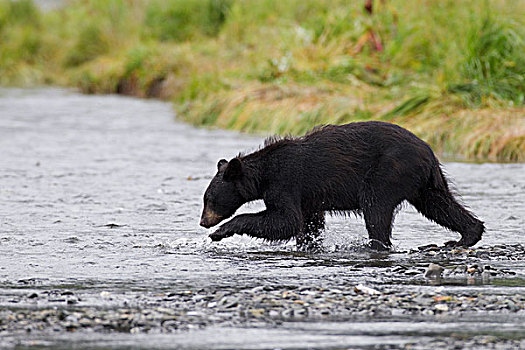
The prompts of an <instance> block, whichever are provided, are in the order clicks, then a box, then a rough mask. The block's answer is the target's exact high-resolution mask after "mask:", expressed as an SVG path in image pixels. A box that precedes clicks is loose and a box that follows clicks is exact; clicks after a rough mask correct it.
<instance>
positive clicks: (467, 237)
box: [409, 189, 485, 247]
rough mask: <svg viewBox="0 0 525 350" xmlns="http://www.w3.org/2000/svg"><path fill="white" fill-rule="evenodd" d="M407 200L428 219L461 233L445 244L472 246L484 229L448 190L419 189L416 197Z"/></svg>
mask: <svg viewBox="0 0 525 350" xmlns="http://www.w3.org/2000/svg"><path fill="white" fill-rule="evenodd" d="M409 202H410V203H411V204H412V205H413V206H414V207H415V208H416V209H417V210H418V211H419V212H420V213H421V214H423V215H424V216H425V217H427V218H428V219H430V220H432V221H434V222H436V223H437V224H439V225H441V226H443V227H446V228H448V229H449V230H452V231H455V232H459V233H460V234H461V239H460V240H459V241H458V242H456V241H451V242H447V243H446V245H451V246H464V247H470V246H473V245H474V244H476V243H477V242H478V241H479V240H480V239H481V236H482V234H483V232H484V231H485V226H484V225H483V222H482V221H480V220H478V219H477V218H476V217H475V216H474V215H472V213H470V212H469V211H468V210H467V209H465V208H464V207H463V206H462V205H461V204H459V203H458V202H457V201H456V199H455V198H454V197H453V196H452V194H451V193H450V192H448V191H444V190H439V189H424V190H422V191H420V193H419V197H418V198H415V199H411V200H409Z"/></svg>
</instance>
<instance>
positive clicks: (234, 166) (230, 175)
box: [223, 158, 243, 181]
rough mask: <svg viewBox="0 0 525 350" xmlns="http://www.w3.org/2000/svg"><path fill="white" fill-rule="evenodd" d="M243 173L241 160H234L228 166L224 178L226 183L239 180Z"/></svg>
mask: <svg viewBox="0 0 525 350" xmlns="http://www.w3.org/2000/svg"><path fill="white" fill-rule="evenodd" d="M242 173H243V170H242V162H241V160H240V159H239V158H233V159H232V160H230V162H229V163H228V165H227V166H226V170H224V176H223V178H224V180H225V181H234V180H238V179H240V178H241V177H242Z"/></svg>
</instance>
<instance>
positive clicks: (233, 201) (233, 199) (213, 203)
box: [200, 158, 246, 228]
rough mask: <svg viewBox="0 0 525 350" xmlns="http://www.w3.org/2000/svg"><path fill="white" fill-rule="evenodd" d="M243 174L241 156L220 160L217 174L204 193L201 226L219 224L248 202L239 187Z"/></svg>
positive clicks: (208, 226)
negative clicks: (238, 183)
mask: <svg viewBox="0 0 525 350" xmlns="http://www.w3.org/2000/svg"><path fill="white" fill-rule="evenodd" d="M242 176H243V169H242V163H241V160H240V159H239V158H233V159H232V160H230V161H229V162H228V161H227V160H226V159H221V160H219V163H217V174H216V175H215V177H214V178H213V179H212V180H211V182H210V185H209V186H208V188H207V189H206V192H205V193H204V209H203V210H202V216H201V222H200V225H201V226H203V227H206V228H210V227H212V226H215V225H217V224H218V223H219V222H221V221H222V220H224V219H227V218H229V217H230V216H232V215H233V214H235V211H237V209H239V208H240V206H241V205H243V204H244V203H246V200H245V199H244V198H243V197H242V196H241V194H240V193H239V190H238V189H237V182H238V181H239V180H240V179H241V178H242Z"/></svg>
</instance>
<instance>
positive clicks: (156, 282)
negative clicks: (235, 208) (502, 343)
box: [0, 88, 525, 348]
mask: <svg viewBox="0 0 525 350" xmlns="http://www.w3.org/2000/svg"><path fill="white" fill-rule="evenodd" d="M262 140H263V138H262V137H260V136H253V135H243V134H238V133H233V132H226V131H221V130H205V129H196V128H194V127H192V126H189V125H186V124H183V123H180V122H177V121H176V120H175V118H174V113H173V110H172V107H171V106H170V105H169V104H167V103H163V102H159V101H152V100H138V99H133V98H126V97H121V96H85V95H80V94H77V93H74V92H71V91H65V90H60V89H50V88H46V89H29V90H27V89H2V90H0V150H1V153H0V154H1V156H0V308H2V309H3V310H11V309H16V310H26V311H27V310H39V309H45V308H53V309H57V308H59V309H60V308H64V309H68V308H75V307H85V308H92V309H94V310H98V309H101V308H103V309H105V310H107V309H112V308H115V309H117V308H121V307H123V305H129V304H130V303H131V301H130V300H131V299H133V298H135V299H136V298H141V297H144V298H146V299H147V298H149V297H151V296H155V295H156V294H162V293H167V292H168V291H171V292H174V293H178V292H182V291H191V290H194V291H195V290H199V289H207V290H209V289H213V290H218V291H220V290H221V289H228V290H232V289H233V290H245V289H247V288H256V287H258V286H272V287H276V288H288V289H292V290H293V289H295V288H300V287H303V286H314V287H319V288H328V289H329V288H333V289H334V288H341V287H342V286H354V285H358V284H366V285H368V286H371V287H375V288H379V289H381V287H384V288H397V287H398V286H401V287H402V288H403V289H405V290H409V291H412V292H414V293H418V292H419V291H422V290H423V291H425V290H434V289H435V288H442V289H443V287H445V288H447V292H450V293H454V292H457V293H474V294H476V295H477V294H480V293H485V294H489V295H503V296H513V297H516V296H523V295H525V285H524V283H523V281H524V279H523V278H524V276H525V262H524V259H525V258H524V257H523V256H521V257H520V256H518V257H512V256H510V258H508V259H496V261H494V262H491V263H493V266H495V267H496V268H499V269H509V270H511V271H512V275H509V277H508V278H500V279H499V280H498V281H499V282H498V283H493V282H491V281H481V282H480V281H478V280H476V282H475V283H468V282H466V280H465V281H463V280H461V279H460V280H457V279H456V280H453V283H452V282H451V281H450V280H449V281H447V280H443V281H441V283H436V282H435V281H433V282H432V283H430V282H428V281H427V280H426V279H425V278H424V277H422V276H415V277H414V276H411V275H410V274H402V275H400V276H397V277H396V276H393V275H392V270H391V269H386V268H387V267H389V268H392V267H395V266H398V265H400V266H403V265H404V266H405V267H407V264H408V265H410V264H412V265H413V266H418V267H422V266H424V265H425V266H426V265H428V262H430V261H429V260H428V256H427V255H421V256H418V255H417V254H416V253H413V252H412V253H410V251H411V250H417V247H419V246H422V245H427V244H430V243H436V244H442V243H443V242H445V241H448V240H451V239H458V235H457V234H455V233H451V232H448V231H446V230H444V229H442V228H441V227H439V226H437V225H435V224H433V223H431V222H429V221H427V220H426V219H424V218H423V217H422V216H420V215H419V214H418V213H417V212H415V211H414V210H413V209H412V208H410V207H408V206H407V207H406V208H403V209H402V210H401V212H400V213H399V214H398V216H397V219H396V221H395V227H394V231H393V243H394V246H395V251H394V252H392V253H389V254H376V253H374V252H370V251H368V250H367V249H366V248H365V247H364V244H365V242H366V240H365V238H366V231H365V229H364V224H363V222H362V219H361V218H355V217H351V218H342V217H333V218H330V219H328V226H327V230H326V232H325V233H324V238H325V241H324V248H325V251H324V252H323V253H318V254H304V253H299V252H296V251H295V248H294V244H293V242H290V243H287V244H277V245H276V244H269V243H265V242H263V241H260V240H255V239H249V238H246V237H232V238H229V239H225V240H223V241H221V242H220V243H212V242H211V240H209V239H208V238H207V235H208V234H209V233H210V232H211V231H208V230H206V229H203V228H201V227H199V225H198V222H199V216H200V212H201V210H202V194H203V192H204V190H205V188H206V186H207V184H208V182H209V181H210V179H211V177H212V176H213V175H214V172H215V169H216V163H217V161H218V160H219V159H220V158H231V157H233V156H235V155H236V154H237V153H238V152H239V151H249V150H254V149H256V148H257V147H258V146H259V145H260V144H261V143H262ZM444 167H445V170H446V172H447V173H448V174H449V176H450V177H451V178H453V179H454V180H455V183H456V187H457V191H458V192H459V193H461V194H462V198H463V201H464V202H465V203H467V204H468V206H469V207H470V208H471V209H472V210H473V212H475V213H476V214H477V215H478V216H479V217H480V218H481V219H482V220H483V221H485V223H486V226H487V232H486V234H485V236H484V238H483V240H482V241H481V242H480V243H479V244H478V246H489V247H490V246H495V245H498V244H502V243H503V244H506V245H519V244H524V243H525V232H524V231H525V229H524V227H525V208H524V203H525V176H524V175H523V174H525V164H473V163H453V162H452V163H445V165H444ZM262 207H263V205H262V204H261V203H254V204H250V205H247V206H246V207H243V208H242V209H241V211H245V212H247V211H256V210H260V209H261V208H262ZM511 255H512V254H511ZM460 263H463V264H467V263H468V261H462V262H460ZM485 263H486V261H485ZM408 267H410V266H408ZM502 281H503V282H504V283H502ZM505 281H506V282H505ZM352 288H353V287H352ZM442 289H440V290H442ZM50 291H52V292H53V293H55V294H56V293H58V294H60V291H67V292H68V293H65V294H66V295H68V294H69V293H70V291H74V293H75V294H76V295H78V296H79V298H78V300H76V301H74V305H66V304H64V301H65V299H64V300H62V299H60V298H59V299H57V300H53V299H52V298H49V297H48V298H47V299H42V298H40V297H37V298H31V299H28V298H26V296H27V295H30V294H32V293H36V294H35V295H42V293H47V294H49V293H50ZM71 293H73V292H71ZM108 296H110V297H108ZM24 312H25V311H24ZM513 317H514V316H513ZM513 317H507V318H505V322H504V324H505V325H506V326H508V327H509V329H510V331H509V332H510V333H509V334H512V335H513V337H515V334H517V333H520V332H521V333H523V332H525V326H524V325H523V320H524V316H523V313H521V314H520V313H519V312H518V314H517V315H516V316H515V317H514V318H513ZM485 321H486V322H487V323H483V322H482V321H476V322H474V323H468V322H467V323H465V324H464V325H463V326H465V327H467V328H466V329H470V328H472V330H471V331H468V332H471V333H472V334H478V333H479V334H485V333H484V332H486V330H487V329H491V327H494V324H501V319H496V318H495V319H493V320H485ZM454 322H456V320H454V319H452V320H448V321H446V322H445V321H444V320H443V319H442V320H439V319H435V318H429V319H426V320H418V322H417V323H416V322H411V321H410V319H408V320H404V321H403V322H398V320H397V319H395V318H390V319H388V318H387V319H382V320H375V319H370V320H366V319H365V320H361V321H359V322H357V323H356V322H355V321H351V320H350V321H349V320H348V319H346V320H344V321H343V320H338V319H337V318H332V319H330V320H329V321H328V320H326V321H323V322H319V319H316V320H308V319H306V320H302V321H296V322H284V323H282V324H280V326H275V325H272V326H271V327H270V326H268V325H265V324H262V325H258V326H257V327H250V326H243V327H236V326H231V325H224V324H216V325H215V324H213V322H212V324H211V325H210V326H207V327H200V328H198V329H190V330H185V331H180V332H172V333H162V332H157V333H155V334H156V335H151V334H148V333H147V332H139V333H137V334H133V333H132V332H131V333H129V332H128V333H119V332H113V333H111V332H109V333H108V332H97V331H89V330H85V331H76V332H74V334H73V333H71V332H67V333H66V332H65V331H63V330H61V329H57V328H56V327H55V329H53V330H51V331H50V330H46V329H44V330H43V331H42V332H38V331H37V332H35V330H33V331H32V332H31V333H27V332H26V333H23V332H22V333H17V332H12V333H10V334H8V336H6V337H5V340H4V341H0V347H1V346H5V347H12V346H19V347H30V348H31V347H48V346H49V347H56V346H64V347H65V348H67V347H69V346H76V347H77V348H82V347H83V346H88V347H90V348H92V347H94V348H97V347H108V346H109V347H117V348H118V347H122V348H140V347H144V348H154V347H158V348H169V347H172V346H175V345H176V346H177V347H182V348H306V347H310V346H313V347H315V348H345V347H346V348H348V347H351V346H355V347H369V346H372V347H374V346H379V345H381V344H385V341H386V343H387V344H390V345H389V346H392V347H395V346H404V344H405V345H406V344H407V342H409V341H419V340H418V339H420V338H421V339H426V337H428V336H429V335H433V334H438V335H439V334H444V333H447V332H451V331H452V330H455V329H456V328H457V327H458V325H457V324H455V323H454ZM1 324H2V323H1V322H0V325H1ZM463 326H461V327H463ZM469 327H470V328H469ZM0 329H1V328H0ZM468 332H467V333H468ZM476 332H477V333H476ZM468 334H470V333H468ZM4 335H5V334H4ZM520 339H523V338H520ZM88 340H89V341H88ZM86 344H88V345H86ZM312 344H313V345H312Z"/></svg>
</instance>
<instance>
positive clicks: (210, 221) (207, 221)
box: [200, 208, 222, 228]
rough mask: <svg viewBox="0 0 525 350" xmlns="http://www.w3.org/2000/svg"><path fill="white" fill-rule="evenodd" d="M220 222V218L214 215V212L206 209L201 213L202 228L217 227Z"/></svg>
mask: <svg viewBox="0 0 525 350" xmlns="http://www.w3.org/2000/svg"><path fill="white" fill-rule="evenodd" d="M221 221H222V216H220V215H219V214H217V213H215V212H214V211H211V210H207V209H206V208H205V209H204V211H203V212H202V216H201V222H200V225H201V226H202V227H206V228H210V227H212V226H215V225H217V224H218V223H219V222H221Z"/></svg>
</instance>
